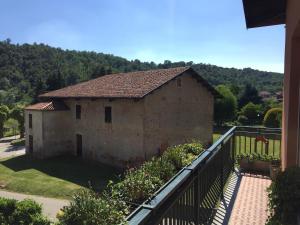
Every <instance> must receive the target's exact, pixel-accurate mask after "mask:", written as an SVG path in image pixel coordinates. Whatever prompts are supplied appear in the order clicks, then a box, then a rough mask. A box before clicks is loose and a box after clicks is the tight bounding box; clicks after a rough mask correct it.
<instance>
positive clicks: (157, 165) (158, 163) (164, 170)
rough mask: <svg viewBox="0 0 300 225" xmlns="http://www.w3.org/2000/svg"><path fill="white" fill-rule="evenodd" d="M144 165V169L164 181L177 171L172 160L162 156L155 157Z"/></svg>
mask: <svg viewBox="0 0 300 225" xmlns="http://www.w3.org/2000/svg"><path fill="white" fill-rule="evenodd" d="M142 167H143V169H144V171H146V172H147V173H149V174H151V175H153V176H155V177H158V178H160V179H161V180H163V181H168V180H169V179H170V178H171V177H172V176H174V175H175V173H176V168H175V166H174V165H173V164H172V163H171V162H170V161H167V160H163V159H162V158H153V159H151V160H150V161H148V162H145V163H144V164H143V166H142Z"/></svg>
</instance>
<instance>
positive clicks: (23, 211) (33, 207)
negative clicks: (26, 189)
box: [10, 199, 42, 225]
mask: <svg viewBox="0 0 300 225" xmlns="http://www.w3.org/2000/svg"><path fill="white" fill-rule="evenodd" d="M41 214H42V207H41V205H39V204H38V203H36V202H35V201H33V200H31V199H25V200H23V201H20V202H18V203H17V205H16V209H15V211H14V212H13V213H12V215H11V219H10V222H11V223H12V224H16V225H17V224H30V223H31V222H32V220H33V218H34V217H35V216H38V215H41Z"/></svg>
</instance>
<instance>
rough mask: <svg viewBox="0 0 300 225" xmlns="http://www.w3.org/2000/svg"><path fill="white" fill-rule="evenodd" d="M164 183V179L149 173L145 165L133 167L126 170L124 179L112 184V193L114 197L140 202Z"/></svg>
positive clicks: (135, 202)
mask: <svg viewBox="0 0 300 225" xmlns="http://www.w3.org/2000/svg"><path fill="white" fill-rule="evenodd" d="M163 183H164V182H163V180H161V179H160V178H159V177H157V176H155V175H152V174H150V173H148V172H147V171H146V170H145V169H144V168H143V167H142V168H140V169H131V170H128V171H127V172H126V174H125V178H124V180H122V181H121V182H119V183H117V184H114V185H112V188H111V193H112V196H113V198H117V199H122V200H124V201H126V202H131V203H134V204H140V203H142V202H143V201H144V200H145V199H147V198H149V197H150V196H151V195H152V194H153V193H154V192H155V191H156V190H158V189H159V188H160V187H161V186H162V185H163Z"/></svg>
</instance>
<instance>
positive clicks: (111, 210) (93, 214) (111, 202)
mask: <svg viewBox="0 0 300 225" xmlns="http://www.w3.org/2000/svg"><path fill="white" fill-rule="evenodd" d="M127 213H128V212H127V206H126V204H125V203H124V202H122V201H120V200H115V199H113V198H109V197H106V196H105V195H102V196H98V195H97V194H96V193H95V192H93V191H91V190H81V191H79V192H78V193H77V194H75V195H74V197H73V199H72V201H71V202H70V205H69V206H65V207H63V209H62V213H60V214H59V217H58V219H59V222H60V224H61V225H110V224H125V215H126V214H127Z"/></svg>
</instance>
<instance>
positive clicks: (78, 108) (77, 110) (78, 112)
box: [76, 105, 81, 120]
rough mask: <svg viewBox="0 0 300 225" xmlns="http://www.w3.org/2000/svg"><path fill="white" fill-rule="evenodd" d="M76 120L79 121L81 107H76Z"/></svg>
mask: <svg viewBox="0 0 300 225" xmlns="http://www.w3.org/2000/svg"><path fill="white" fill-rule="evenodd" d="M76 119H77V120H80V119H81V105H76Z"/></svg>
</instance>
